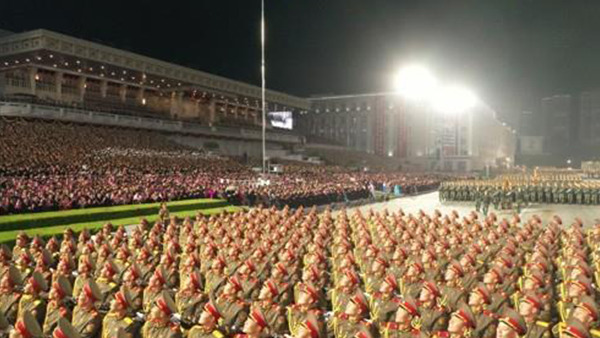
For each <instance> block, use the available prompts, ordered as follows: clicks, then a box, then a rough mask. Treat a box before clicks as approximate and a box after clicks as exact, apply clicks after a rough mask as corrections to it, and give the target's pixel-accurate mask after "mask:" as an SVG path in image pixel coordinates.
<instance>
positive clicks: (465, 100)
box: [432, 86, 477, 114]
mask: <svg viewBox="0 0 600 338" xmlns="http://www.w3.org/2000/svg"><path fill="white" fill-rule="evenodd" d="M476 103H477V97H476V96H475V94H473V92H471V91H470V90H468V89H466V88H463V87H459V86H449V87H441V88H439V89H438V90H437V92H436V94H435V95H434V97H433V99H432V105H433V108H434V109H435V110H437V111H439V112H441V113H445V114H458V113H462V112H464V111H467V110H469V109H471V108H473V107H474V106H475V104H476Z"/></svg>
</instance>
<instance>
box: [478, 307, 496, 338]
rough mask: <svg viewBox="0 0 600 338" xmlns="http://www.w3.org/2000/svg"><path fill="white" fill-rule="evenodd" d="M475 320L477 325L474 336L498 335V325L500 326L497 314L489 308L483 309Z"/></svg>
mask: <svg viewBox="0 0 600 338" xmlns="http://www.w3.org/2000/svg"><path fill="white" fill-rule="evenodd" d="M475 320H476V325H475V330H473V336H474V337H481V338H489V337H496V327H497V326H498V319H497V318H496V315H494V314H493V313H492V312H490V311H488V310H483V312H482V313H480V314H478V315H476V317H475Z"/></svg>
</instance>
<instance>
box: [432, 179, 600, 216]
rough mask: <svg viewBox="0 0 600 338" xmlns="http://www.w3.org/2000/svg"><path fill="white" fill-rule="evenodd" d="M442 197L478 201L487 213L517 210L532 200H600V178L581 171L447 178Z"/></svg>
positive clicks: (585, 202)
mask: <svg viewBox="0 0 600 338" xmlns="http://www.w3.org/2000/svg"><path fill="white" fill-rule="evenodd" d="M439 196H440V201H442V202H446V201H469V202H475V209H476V210H477V211H478V212H479V211H481V212H483V213H484V215H485V214H487V212H488V211H489V210H490V208H491V207H493V208H494V209H495V210H506V209H514V210H515V211H516V212H517V213H519V212H520V210H521V209H522V208H523V207H525V206H527V205H528V204H531V203H546V204H581V205H598V204H600V181H598V180H582V178H581V175H579V174H560V175H557V174H550V173H538V172H534V174H533V175H528V174H515V175H503V176H500V177H497V178H495V179H490V180H459V181H447V182H443V183H442V184H441V186H440V195H439Z"/></svg>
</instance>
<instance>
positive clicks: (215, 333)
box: [187, 325, 226, 338]
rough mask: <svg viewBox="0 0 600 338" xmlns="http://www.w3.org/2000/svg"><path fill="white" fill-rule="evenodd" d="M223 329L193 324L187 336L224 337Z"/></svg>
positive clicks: (197, 337)
mask: <svg viewBox="0 0 600 338" xmlns="http://www.w3.org/2000/svg"><path fill="white" fill-rule="evenodd" d="M225 337H226V336H225V333H224V331H221V330H218V329H211V330H206V329H204V328H203V327H201V326H198V325H196V326H194V327H192V328H191V329H190V331H189V332H188V334H187V338H225Z"/></svg>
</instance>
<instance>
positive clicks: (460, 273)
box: [448, 260, 465, 277]
mask: <svg viewBox="0 0 600 338" xmlns="http://www.w3.org/2000/svg"><path fill="white" fill-rule="evenodd" d="M448 269H451V270H453V271H454V272H455V273H456V274H457V275H458V276H459V277H462V276H464V274H465V271H464V269H463V267H462V265H460V263H459V262H458V261H457V260H453V261H452V262H450V264H448Z"/></svg>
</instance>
